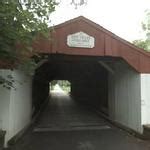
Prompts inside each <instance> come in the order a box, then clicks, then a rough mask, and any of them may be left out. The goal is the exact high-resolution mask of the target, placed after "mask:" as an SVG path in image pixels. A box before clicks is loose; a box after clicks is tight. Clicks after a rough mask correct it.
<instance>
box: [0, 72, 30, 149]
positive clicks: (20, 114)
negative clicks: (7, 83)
mask: <svg viewBox="0 0 150 150" xmlns="http://www.w3.org/2000/svg"><path fill="white" fill-rule="evenodd" d="M5 72H7V73H9V74H11V75H12V76H13V77H14V80H15V82H14V87H15V89H13V88H12V89H11V90H7V89H5V88H2V87H1V88H0V112H2V113H0V114H2V115H0V120H1V122H2V123H1V124H2V125H1V126H2V129H3V130H6V136H5V146H6V144H7V141H8V140H9V139H11V138H12V137H13V136H15V135H16V134H17V133H19V132H20V131H21V130H23V129H24V128H25V127H26V126H28V125H29V123H30V121H31V113H32V112H31V111H32V100H31V91H32V90H31V82H32V80H31V77H29V76H26V75H25V74H24V73H23V72H21V71H19V70H14V71H8V70H5Z"/></svg>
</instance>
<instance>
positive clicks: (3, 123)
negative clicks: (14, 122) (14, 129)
mask: <svg viewBox="0 0 150 150" xmlns="http://www.w3.org/2000/svg"><path fill="white" fill-rule="evenodd" d="M10 74H12V72H11V71H10V70H0V75H1V76H2V77H6V76H7V75H10ZM10 92H11V91H10V90H8V89H6V88H4V87H3V86H2V85H0V129H2V130H5V131H6V130H8V128H9V119H8V118H9V104H10Z"/></svg>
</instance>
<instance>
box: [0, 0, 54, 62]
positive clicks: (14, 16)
mask: <svg viewBox="0 0 150 150" xmlns="http://www.w3.org/2000/svg"><path fill="white" fill-rule="evenodd" d="M56 5H57V3H56V2H55V0H0V59H9V60H12V61H15V62H20V61H22V60H24V58H25V57H26V56H28V54H27V53H32V52H33V50H32V47H31V43H32V41H33V39H34V38H35V37H36V35H37V34H39V33H41V34H43V35H44V36H45V35H46V33H48V32H47V30H48V22H49V21H50V13H52V12H53V11H54V10H55V6H56ZM20 43H21V45H22V46H17V45H20ZM23 45H24V46H23Z"/></svg>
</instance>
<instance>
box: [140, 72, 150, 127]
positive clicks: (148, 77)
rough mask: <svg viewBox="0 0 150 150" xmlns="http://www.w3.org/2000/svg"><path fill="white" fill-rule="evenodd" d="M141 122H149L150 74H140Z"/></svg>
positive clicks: (144, 123)
mask: <svg viewBox="0 0 150 150" xmlns="http://www.w3.org/2000/svg"><path fill="white" fill-rule="evenodd" d="M141 100H142V106H141V107H142V109H141V114H142V124H143V125H146V124H150V74H141Z"/></svg>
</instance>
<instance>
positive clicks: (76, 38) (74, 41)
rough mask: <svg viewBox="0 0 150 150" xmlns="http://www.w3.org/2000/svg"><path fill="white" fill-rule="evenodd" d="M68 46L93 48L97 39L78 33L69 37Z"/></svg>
mask: <svg viewBox="0 0 150 150" xmlns="http://www.w3.org/2000/svg"><path fill="white" fill-rule="evenodd" d="M67 45H68V46H69V47H81V48H93V47H94V46H95V39H94V37H92V36H89V35H88V34H86V33H84V32H77V33H74V34H70V35H68V36H67Z"/></svg>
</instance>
